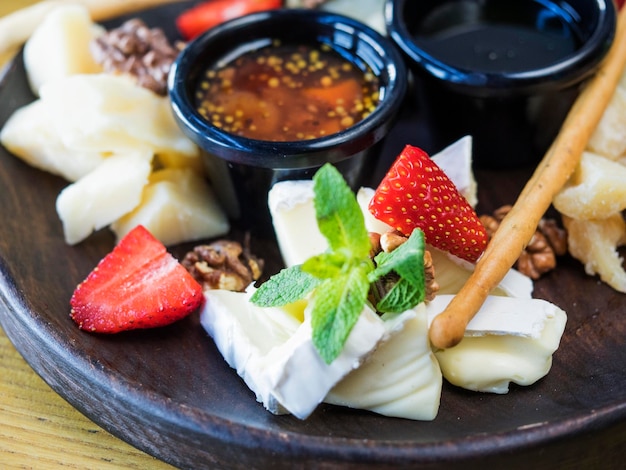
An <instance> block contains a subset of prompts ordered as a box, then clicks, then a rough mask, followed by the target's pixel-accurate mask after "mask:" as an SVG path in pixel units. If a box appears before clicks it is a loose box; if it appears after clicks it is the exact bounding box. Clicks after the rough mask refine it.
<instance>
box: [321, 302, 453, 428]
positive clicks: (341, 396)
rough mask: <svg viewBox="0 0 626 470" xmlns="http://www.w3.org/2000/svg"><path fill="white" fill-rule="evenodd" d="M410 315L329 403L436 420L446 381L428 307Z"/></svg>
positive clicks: (339, 386) (331, 395)
mask: <svg viewBox="0 0 626 470" xmlns="http://www.w3.org/2000/svg"><path fill="white" fill-rule="evenodd" d="M409 313H411V316H410V318H409V319H408V320H406V321H402V322H400V323H398V324H397V325H390V328H391V331H393V337H392V339H391V340H390V341H386V342H384V343H383V344H381V345H380V346H379V347H378V349H377V350H376V352H374V353H373V354H372V355H371V356H370V357H369V358H368V359H367V361H366V362H365V363H364V364H363V365H362V366H361V367H359V368H358V369H356V370H355V371H353V372H351V373H350V374H349V375H348V376H347V377H346V378H344V379H343V380H342V381H341V382H339V383H338V384H337V385H336V386H335V387H334V388H333V389H332V390H331V391H330V393H329V394H328V395H327V396H326V399H325V400H324V401H325V402H327V403H332V404H336V405H342V406H348V407H351V408H358V409H363V410H370V411H373V412H375V413H378V414H382V415H385V416H392V417H399V418H407V419H415V420H421V421H430V420H433V419H434V418H435V417H436V416H437V412H438V410H439V401H440V397H441V387H442V381H443V380H442V376H441V371H440V369H439V364H438V363H437V360H436V358H435V356H434V354H433V353H432V351H431V349H430V343H429V341H428V320H427V315H426V309H425V306H424V304H420V305H418V306H417V307H416V308H415V309H413V310H411V311H409ZM402 315H403V316H406V315H407V313H404V314H402ZM395 320H396V319H393V320H390V319H386V322H387V323H389V324H391V323H392V322H394V321H395Z"/></svg>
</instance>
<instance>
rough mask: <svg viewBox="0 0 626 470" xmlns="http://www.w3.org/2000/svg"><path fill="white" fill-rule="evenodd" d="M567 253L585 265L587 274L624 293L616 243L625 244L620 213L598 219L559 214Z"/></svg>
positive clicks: (625, 279)
mask: <svg viewBox="0 0 626 470" xmlns="http://www.w3.org/2000/svg"><path fill="white" fill-rule="evenodd" d="M563 224H564V225H565V228H566V229H567V232H568V234H569V251H570V253H571V255H572V256H573V257H574V258H576V259H578V260H579V261H580V262H582V263H583V264H584V265H585V272H586V273H587V274H589V275H590V276H593V275H595V274H598V275H599V276H600V279H602V280H603V281H604V282H606V283H607V284H608V285H610V286H611V287H612V288H613V289H615V290H617V291H619V292H625V293H626V272H625V271H624V267H623V266H622V262H623V259H622V258H621V257H620V255H619V253H618V251H617V247H619V246H622V245H624V244H626V222H624V218H623V217H622V214H621V213H618V214H615V215H613V216H611V217H609V218H607V219H602V220H578V219H572V218H570V217H567V216H563Z"/></svg>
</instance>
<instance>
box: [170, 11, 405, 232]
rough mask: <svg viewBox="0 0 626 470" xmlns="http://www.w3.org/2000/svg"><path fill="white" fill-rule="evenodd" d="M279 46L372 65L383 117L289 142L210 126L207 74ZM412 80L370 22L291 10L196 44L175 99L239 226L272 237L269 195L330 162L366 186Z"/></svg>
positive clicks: (241, 22) (174, 84) (175, 82)
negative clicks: (201, 94)
mask: <svg viewBox="0 0 626 470" xmlns="http://www.w3.org/2000/svg"><path fill="white" fill-rule="evenodd" d="M274 40H280V41H281V42H282V43H285V44H288V43H294V44H309V45H320V44H326V45H328V46H330V47H331V48H332V49H333V50H335V51H337V52H339V53H340V54H341V55H342V56H343V57H344V58H346V59H347V60H349V61H350V62H352V63H354V64H356V65H357V66H359V67H360V68H363V67H364V65H366V66H368V67H369V69H371V71H372V72H373V73H374V74H375V75H376V76H377V77H378V80H379V83H380V103H379V104H378V106H377V107H376V109H375V111H373V112H372V113H371V114H370V115H369V116H367V117H366V118H365V119H363V120H361V121H359V122H357V123H356V124H354V125H353V126H352V127H349V128H348V129H346V130H344V131H341V132H338V133H336V134H333V135H329V136H326V137H321V138H315V139H309V140H300V141H286V142H281V141H279V142H274V141H263V140H255V139H250V138H246V137H241V136H238V135H234V134H231V133H229V132H225V131H223V130H222V129H220V128H219V127H216V126H214V125H212V124H211V123H210V122H208V121H207V120H205V119H204V118H203V117H202V116H201V115H200V114H199V112H198V110H197V109H196V104H195V102H194V93H195V91H196V87H197V84H198V81H199V80H200V79H201V77H202V74H203V73H204V72H205V70H206V68H207V67H208V66H210V65H211V64H215V63H217V62H218V61H224V60H228V61H229V62H230V61H231V60H232V59H233V58H234V57H236V56H239V55H241V54H244V53H245V52H247V51H250V50H254V49H258V48H260V47H263V46H267V45H269V44H271V43H272V41H274ZM406 75H407V72H406V69H405V66H404V62H403V59H402V57H401V55H400V53H399V52H398V51H397V49H396V48H395V46H394V45H393V43H391V41H389V40H388V39H387V38H385V37H383V36H381V35H380V34H378V33H377V32H375V31H374V30H372V29H371V28H369V27H367V26H365V25H363V24H362V23H360V22H358V21H355V20H352V19H349V18H346V17H343V16H339V15H336V14H332V13H326V12H320V11H311V10H287V9H286V10H274V11H268V12H261V13H256V14H251V15H248V16H245V17H242V18H239V19H236V20H233V21H230V22H228V23H224V24H222V25H220V26H217V27H215V28H213V29H211V30H209V31H208V32H206V33H205V34H204V35H202V36H200V37H199V38H197V39H196V40H194V41H193V42H191V43H190V44H189V45H187V47H186V48H185V49H184V50H183V51H182V52H181V54H180V55H179V57H178V59H177V61H176V62H175V64H174V65H173V67H172V70H171V72H170V76H169V93H170V97H171V101H172V106H173V109H174V114H175V118H176V120H177V122H178V123H179V125H180V127H181V128H182V130H183V131H184V133H185V134H186V135H187V136H189V137H190V138H191V139H192V140H193V141H194V142H195V143H196V144H198V146H199V147H200V148H201V149H202V150H203V151H204V153H205V162H206V165H207V169H208V171H209V174H210V178H211V179H212V183H213V186H214V188H215V190H216V192H217V195H218V197H219V199H220V200H221V202H222V203H223V205H224V206H225V207H226V209H227V211H228V213H229V215H230V216H231V218H232V219H233V220H234V221H235V224H236V225H239V226H240V227H242V228H245V229H250V230H252V231H253V232H254V233H255V234H256V235H266V234H268V233H271V219H270V215H269V210H268V207H267V194H268V191H269V189H270V188H271V186H272V185H273V184H274V183H276V182H278V181H283V180H287V179H306V178H311V177H312V176H313V174H314V173H315V171H316V170H317V169H318V168H319V167H320V166H321V165H323V164H324V163H326V162H330V163H332V164H334V165H335V166H336V167H337V168H338V169H339V170H340V171H341V172H342V174H343V175H344V177H345V178H346V180H347V182H348V184H350V185H351V186H352V187H353V188H355V189H356V187H357V186H358V185H360V184H362V181H363V178H364V177H366V176H367V175H368V174H370V173H371V172H372V170H373V168H374V165H375V160H376V158H377V156H378V152H379V148H380V145H379V144H380V143H381V142H382V140H383V138H384V137H385V135H386V134H387V132H388V130H389V129H390V127H391V126H392V125H393V123H394V120H395V117H396V115H397V113H398V111H399V109H400V107H401V104H402V102H403V99H404V96H405V91H406V88H407V85H406Z"/></svg>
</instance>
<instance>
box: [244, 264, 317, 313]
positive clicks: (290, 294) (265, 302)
mask: <svg viewBox="0 0 626 470" xmlns="http://www.w3.org/2000/svg"><path fill="white" fill-rule="evenodd" d="M320 282H321V281H320V280H319V279H318V278H316V277H314V276H312V275H310V274H308V273H305V272H304V271H302V269H301V268H300V266H292V267H291V268H286V269H283V270H282V271H280V272H279V273H277V274H275V275H273V276H272V277H270V278H269V279H268V280H267V281H265V282H264V283H263V284H261V285H260V286H259V288H258V289H257V290H256V291H255V292H254V294H252V297H250V301H251V302H252V303H253V304H255V305H258V306H259V307H280V306H282V305H287V304H290V303H292V302H295V301H296V300H300V299H303V298H304V297H306V296H307V294H309V292H311V291H312V290H313V289H315V288H316V287H317V286H318V285H319V284H320Z"/></svg>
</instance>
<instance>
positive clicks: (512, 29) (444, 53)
mask: <svg viewBox="0 0 626 470" xmlns="http://www.w3.org/2000/svg"><path fill="white" fill-rule="evenodd" d="M411 31H412V33H413V34H414V35H415V42H416V43H417V44H418V45H419V46H420V47H422V48H423V49H424V50H425V51H427V52H428V53H430V54H431V55H432V56H434V57H437V58H438V59H439V60H441V61H442V62H445V63H448V64H450V65H452V66H455V67H460V68H463V69H467V70H473V71H481V72H487V73H488V72H511V73H515V72H522V71H524V70H530V69H538V68H542V67H548V66H550V65H551V64H554V63H555V62H558V61H559V60H562V59H563V58H565V57H567V56H568V55H570V54H572V53H573V52H575V51H576V50H577V49H578V48H579V47H580V46H581V44H582V41H581V38H580V34H579V33H578V32H577V31H576V29H575V25H574V21H573V19H572V17H571V14H570V13H569V12H568V11H567V10H565V9H563V8H561V7H559V6H558V5H557V4H556V3H544V2H540V1H535V2H532V1H526V0H524V1H518V0H508V1H507V2H494V1H487V2H479V3H477V2H474V1H469V0H466V1H459V2H444V3H441V4H440V6H437V7H435V8H433V9H432V10H431V11H430V12H429V13H428V14H427V15H426V16H425V17H424V18H423V19H421V20H420V21H419V22H416V23H415V24H413V25H412V27H411Z"/></svg>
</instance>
